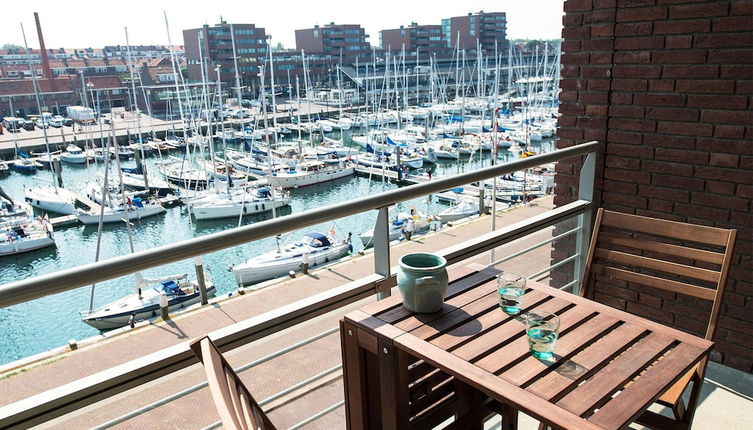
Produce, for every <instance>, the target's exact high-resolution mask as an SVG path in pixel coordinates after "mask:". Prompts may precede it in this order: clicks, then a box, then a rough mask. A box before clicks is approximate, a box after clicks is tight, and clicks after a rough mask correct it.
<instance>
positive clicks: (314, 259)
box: [233, 243, 349, 285]
mask: <svg viewBox="0 0 753 430" xmlns="http://www.w3.org/2000/svg"><path fill="white" fill-rule="evenodd" d="M348 250H349V245H348V244H347V243H339V244H336V245H333V246H331V247H330V248H329V249H327V250H326V251H322V252H317V253H313V254H309V267H316V266H321V265H322V264H327V263H329V262H332V261H336V260H339V259H340V258H342V257H344V256H345V255H346V254H347V253H348ZM285 260H286V261H282V262H273V263H269V264H265V265H263V266H250V265H248V264H247V263H244V264H240V265H238V266H236V267H234V268H233V275H234V276H235V281H236V282H237V283H238V285H246V284H253V283H256V282H261V281H266V280H267V279H274V278H278V277H281V276H286V275H288V273H289V272H290V271H291V270H292V271H295V272H299V271H300V270H301V267H302V265H303V259H302V257H299V258H290V259H285Z"/></svg>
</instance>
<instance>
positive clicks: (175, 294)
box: [81, 274, 216, 330]
mask: <svg viewBox="0 0 753 430" xmlns="http://www.w3.org/2000/svg"><path fill="white" fill-rule="evenodd" d="M205 279H206V289H207V296H208V297H212V296H214V295H215V291H216V290H215V287H214V284H213V283H212V280H211V277H209V276H208V275H206V278H205ZM147 282H155V284H154V285H153V286H150V287H146V288H139V291H138V292H135V293H133V294H129V295H127V296H125V297H123V298H120V299H118V300H115V301H114V302H111V303H108V304H106V305H104V306H102V307H100V308H98V309H96V310H94V311H93V312H91V313H89V312H82V313H81V316H82V319H83V321H84V322H85V323H86V324H89V325H90V326H92V327H94V328H96V329H98V330H111V329H115V328H119V327H125V326H127V325H129V323H130V322H131V319H133V322H138V321H144V320H147V319H150V318H154V317H156V316H158V315H159V314H160V299H161V296H162V293H163V292H164V293H165V296H167V309H168V312H171V313H172V312H175V311H178V310H180V309H182V308H187V307H189V306H191V305H194V304H196V303H200V302H201V294H200V292H199V286H198V284H196V283H195V282H192V281H189V280H188V279H187V276H186V275H185V274H183V275H177V276H169V277H165V278H161V279H159V280H153V281H147Z"/></svg>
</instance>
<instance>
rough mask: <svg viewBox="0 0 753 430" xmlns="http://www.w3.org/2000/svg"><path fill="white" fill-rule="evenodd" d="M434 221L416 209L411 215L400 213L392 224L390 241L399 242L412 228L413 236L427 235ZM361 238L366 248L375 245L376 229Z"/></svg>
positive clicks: (361, 235)
mask: <svg viewBox="0 0 753 430" xmlns="http://www.w3.org/2000/svg"><path fill="white" fill-rule="evenodd" d="M432 221H435V217H434V216H431V215H427V214H425V213H423V212H420V211H418V210H416V209H415V208H413V209H411V212H410V213H408V212H399V213H398V214H397V216H395V218H394V219H393V220H392V221H391V222H390V226H389V238H390V241H392V240H398V239H399V238H400V236H401V235H402V234H403V233H404V232H406V231H408V230H410V229H411V228H412V229H413V230H412V231H413V234H421V233H425V232H427V231H429V229H430V228H431V223H432ZM411 223H412V224H413V225H412V226H410V227H409V224H411ZM359 237H360V238H361V243H363V246H364V248H368V247H369V246H372V245H374V229H371V230H369V231H366V232H363V233H361V234H360V235H359Z"/></svg>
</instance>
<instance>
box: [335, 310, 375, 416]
mask: <svg viewBox="0 0 753 430" xmlns="http://www.w3.org/2000/svg"><path fill="white" fill-rule="evenodd" d="M357 333H358V332H357V330H356V329H355V327H353V326H352V325H350V324H348V323H346V322H344V321H340V344H341V348H342V362H343V385H344V390H345V420H346V426H347V428H348V429H349V430H362V429H366V428H368V425H367V423H366V421H365V418H366V415H365V414H366V412H367V410H368V409H367V408H368V404H367V402H366V399H367V398H368V397H367V394H366V391H365V390H366V384H365V363H364V361H365V357H364V354H365V352H364V351H362V350H361V348H359V346H358V337H357Z"/></svg>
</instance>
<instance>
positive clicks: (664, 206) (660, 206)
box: [648, 199, 675, 213]
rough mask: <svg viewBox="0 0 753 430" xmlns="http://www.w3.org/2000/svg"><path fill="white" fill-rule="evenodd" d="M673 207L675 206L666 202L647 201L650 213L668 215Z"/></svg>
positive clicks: (657, 200) (658, 200)
mask: <svg viewBox="0 0 753 430" xmlns="http://www.w3.org/2000/svg"><path fill="white" fill-rule="evenodd" d="M674 207H675V204H674V203H673V202H670V201H668V200H660V199H648V208H649V210H651V211H658V212H668V213H670V212H672V211H673V210H674Z"/></svg>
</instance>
